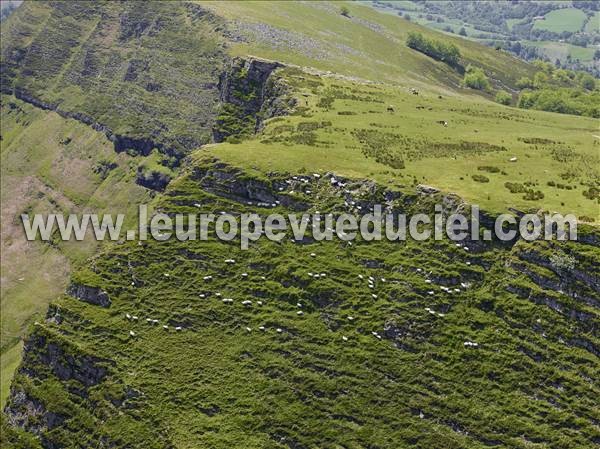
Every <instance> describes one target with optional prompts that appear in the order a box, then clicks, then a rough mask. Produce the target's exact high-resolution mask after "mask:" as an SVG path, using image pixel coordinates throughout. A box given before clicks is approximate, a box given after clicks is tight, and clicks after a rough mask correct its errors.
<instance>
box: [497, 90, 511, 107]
mask: <svg viewBox="0 0 600 449" xmlns="http://www.w3.org/2000/svg"><path fill="white" fill-rule="evenodd" d="M496 101H497V102H498V103H500V104H503V105H506V106H508V105H510V102H511V101H512V95H511V94H509V93H508V92H506V91H504V90H499V91H498V92H497V93H496Z"/></svg>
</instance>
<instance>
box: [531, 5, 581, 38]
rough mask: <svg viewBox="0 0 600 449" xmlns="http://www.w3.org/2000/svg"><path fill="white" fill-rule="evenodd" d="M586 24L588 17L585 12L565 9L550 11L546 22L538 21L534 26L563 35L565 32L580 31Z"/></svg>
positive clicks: (545, 19)
mask: <svg viewBox="0 0 600 449" xmlns="http://www.w3.org/2000/svg"><path fill="white" fill-rule="evenodd" d="M585 22H586V15H585V13H584V12H583V11H581V10H580V9H576V8H563V9H556V10H554V11H550V12H549V13H548V14H546V15H545V16H544V20H537V21H536V22H535V24H534V25H533V27H534V28H536V29H540V30H548V31H554V32H555V33H561V32H563V31H571V32H575V31H580V30H581V29H582V28H583V25H584V24H585Z"/></svg>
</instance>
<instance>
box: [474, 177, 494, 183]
mask: <svg viewBox="0 0 600 449" xmlns="http://www.w3.org/2000/svg"><path fill="white" fill-rule="evenodd" d="M471 178H473V181H475V182H482V183H485V182H490V178H488V177H487V176H483V175H472V176H471Z"/></svg>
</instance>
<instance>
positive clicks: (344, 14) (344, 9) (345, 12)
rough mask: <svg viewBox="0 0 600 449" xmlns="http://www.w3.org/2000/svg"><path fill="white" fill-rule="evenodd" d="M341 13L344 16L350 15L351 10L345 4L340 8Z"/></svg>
mask: <svg viewBox="0 0 600 449" xmlns="http://www.w3.org/2000/svg"><path fill="white" fill-rule="evenodd" d="M340 14H341V15H342V16H344V17H350V10H349V9H348V7H347V6H345V5H344V6H342V7H341V8H340Z"/></svg>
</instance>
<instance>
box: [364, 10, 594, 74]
mask: <svg viewBox="0 0 600 449" xmlns="http://www.w3.org/2000/svg"><path fill="white" fill-rule="evenodd" d="M371 4H372V5H373V6H374V7H376V8H377V9H378V10H380V11H384V12H387V13H388V14H394V15H401V16H402V17H405V18H409V19H410V20H411V21H412V22H415V23H418V24H420V25H424V26H427V27H428V28H432V29H436V30H441V31H444V32H446V33H448V34H449V35H451V34H459V33H460V34H461V35H462V36H463V37H464V38H465V39H469V40H473V41H475V42H480V43H484V44H486V45H489V46H490V47H496V46H500V47H501V48H503V49H504V50H506V51H510V52H512V53H513V54H516V55H517V56H519V57H520V58H523V59H525V60H528V61H529V60H532V59H535V58H548V59H549V60H550V62H552V63H555V61H556V60H557V59H558V60H559V61H560V65H561V66H562V67H563V68H569V69H571V70H587V71H589V72H591V73H594V74H595V76H596V77H597V76H598V74H599V73H600V71H599V70H600V66H599V65H598V60H597V59H593V58H592V56H593V53H594V50H596V49H597V48H598V47H597V42H598V37H599V36H600V25H599V22H598V18H599V14H600V12H599V11H598V10H597V8H598V5H597V4H596V3H595V2H575V3H574V2H571V1H565V2H561V1H536V0H533V1H528V2H512V1H507V0H497V1H464V0H461V1H447V0H439V1H431V2H416V1H415V2H413V1H402V2H396V1H393V2H392V1H390V2H388V1H385V0H375V1H373V2H371ZM461 30H462V31H461ZM557 48H561V50H562V51H557ZM588 50H590V51H588Z"/></svg>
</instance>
